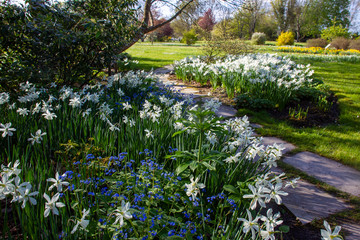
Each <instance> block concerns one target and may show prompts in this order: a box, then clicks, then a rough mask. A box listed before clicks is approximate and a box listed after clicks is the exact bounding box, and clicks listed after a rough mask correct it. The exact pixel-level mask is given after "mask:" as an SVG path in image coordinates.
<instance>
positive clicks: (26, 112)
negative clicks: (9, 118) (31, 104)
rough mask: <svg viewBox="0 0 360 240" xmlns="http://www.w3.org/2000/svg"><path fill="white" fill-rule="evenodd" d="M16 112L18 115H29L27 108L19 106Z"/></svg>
mask: <svg viewBox="0 0 360 240" xmlns="http://www.w3.org/2000/svg"><path fill="white" fill-rule="evenodd" d="M16 112H17V113H18V114H19V115H20V116H27V115H29V112H30V111H29V110H28V109H27V108H19V109H18V110H16Z"/></svg>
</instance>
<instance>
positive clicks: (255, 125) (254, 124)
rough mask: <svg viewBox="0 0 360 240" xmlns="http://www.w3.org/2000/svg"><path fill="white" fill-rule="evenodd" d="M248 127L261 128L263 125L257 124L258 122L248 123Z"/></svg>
mask: <svg viewBox="0 0 360 240" xmlns="http://www.w3.org/2000/svg"><path fill="white" fill-rule="evenodd" d="M250 127H252V128H263V126H262V125H260V124H258V123H250Z"/></svg>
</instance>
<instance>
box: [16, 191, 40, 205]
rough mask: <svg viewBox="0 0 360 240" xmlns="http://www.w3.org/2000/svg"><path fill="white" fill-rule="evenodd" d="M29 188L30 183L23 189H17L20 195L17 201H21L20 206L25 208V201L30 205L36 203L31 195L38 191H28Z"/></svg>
mask: <svg viewBox="0 0 360 240" xmlns="http://www.w3.org/2000/svg"><path fill="white" fill-rule="evenodd" d="M31 188H32V186H31V185H27V186H26V188H25V191H24V190H23V189H19V193H20V197H19V200H18V201H19V202H22V204H21V208H25V206H26V202H27V201H29V202H30V203H31V204H32V205H36V204H37V201H36V199H35V198H33V197H34V196H36V195H38V194H39V192H37V191H35V192H32V193H30V190H31Z"/></svg>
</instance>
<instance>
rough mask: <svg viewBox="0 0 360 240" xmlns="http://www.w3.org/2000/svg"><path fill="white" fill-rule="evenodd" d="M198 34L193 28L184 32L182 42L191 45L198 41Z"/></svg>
mask: <svg viewBox="0 0 360 240" xmlns="http://www.w3.org/2000/svg"><path fill="white" fill-rule="evenodd" d="M197 40H198V39H197V34H196V32H195V29H191V30H190V31H187V32H185V33H184V34H183V38H182V39H181V42H182V43H186V45H188V46H190V45H193V44H195V43H196V41H197Z"/></svg>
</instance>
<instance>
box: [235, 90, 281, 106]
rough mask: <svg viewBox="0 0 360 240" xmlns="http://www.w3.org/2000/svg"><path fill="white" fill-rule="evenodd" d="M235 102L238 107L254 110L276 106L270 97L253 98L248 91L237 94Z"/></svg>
mask: <svg viewBox="0 0 360 240" xmlns="http://www.w3.org/2000/svg"><path fill="white" fill-rule="evenodd" d="M235 102H236V106H237V107H238V108H247V109H253V110H263V109H272V108H274V107H275V104H274V103H273V102H272V101H270V100H268V99H261V98H253V97H251V96H250V95H249V94H247V93H244V94H240V95H238V96H236V97H235Z"/></svg>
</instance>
